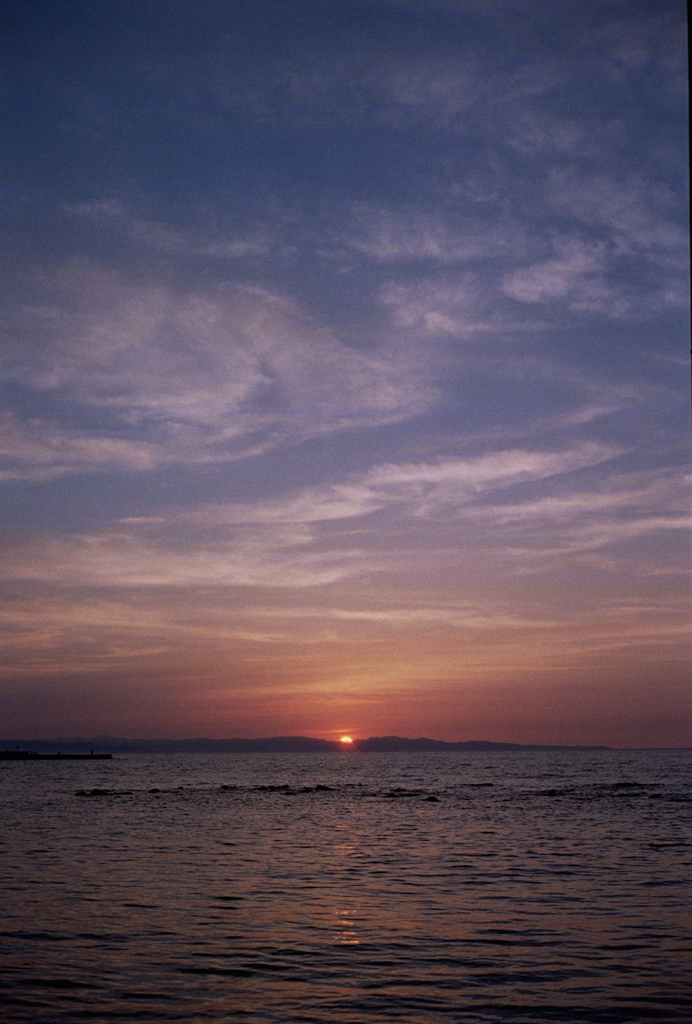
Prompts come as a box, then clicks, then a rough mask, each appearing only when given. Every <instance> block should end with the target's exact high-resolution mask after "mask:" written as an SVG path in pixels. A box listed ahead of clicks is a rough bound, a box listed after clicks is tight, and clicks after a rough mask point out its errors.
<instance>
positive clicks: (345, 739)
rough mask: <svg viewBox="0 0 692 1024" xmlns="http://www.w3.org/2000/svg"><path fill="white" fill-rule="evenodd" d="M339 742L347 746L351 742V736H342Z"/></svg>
mask: <svg viewBox="0 0 692 1024" xmlns="http://www.w3.org/2000/svg"><path fill="white" fill-rule="evenodd" d="M339 742H340V743H343V744H344V746H345V747H347V746H348V745H349V744H350V743H353V736H342V737H341V739H340V741H339Z"/></svg>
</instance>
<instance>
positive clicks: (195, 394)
mask: <svg viewBox="0 0 692 1024" xmlns="http://www.w3.org/2000/svg"><path fill="white" fill-rule="evenodd" d="M684 19H685V7H684V4H683V3H681V2H678V0H655V2H649V0H580V2H576V0H551V2H550V3H545V0H290V2H287V0H194V2H193V0H118V2H115V0H104V2H102V3H93V2H92V0H61V2H60V3H59V4H56V3H54V2H53V0H50V2H49V0H10V2H9V4H8V6H7V7H6V9H5V13H4V15H3V27H2V40H1V42H0V45H1V47H2V56H3V60H2V67H3V71H2V93H3V99H2V106H3V122H4V126H3V136H4V140H3V146H2V156H1V158H0V211H1V216H2V237H3V245H2V256H1V259H2V275H1V280H2V284H1V285H0V317H1V321H2V335H1V338H2V340H1V343H0V515H1V523H2V529H1V531H0V648H1V654H0V666H1V667H0V738H18V737H22V738H36V739H38V738H48V737H54V736H94V735H98V734H111V735H119V736H129V737H172V738H181V737H193V736H209V737H232V736H247V737H255V736H273V735H289V734H301V735H309V736H321V737H325V738H334V737H338V736H339V735H340V734H341V733H349V734H350V735H353V736H356V737H358V736H360V737H365V736H373V735H388V734H398V735H404V736H421V735H425V736H430V737H434V738H439V739H446V740H470V739H487V740H496V741H510V742H520V743H521V742H527V743H548V744H554V743H557V744H562V743H564V744H607V745H612V746H685V745H690V744H692V728H691V724H692V700H691V695H690V684H689V677H690V644H689V625H690V525H691V517H690V500H689V499H690V494H689V480H690V456H689V451H690V447H689V445H690V429H689V425H690V399H689V383H690V372H689V335H688V332H689V294H688V280H689V278H688V252H689V246H688V238H689V235H688V195H687V175H688V167H687V151H688V150H687V146H688V142H687V64H686V52H685V43H686V26H685V20H684Z"/></svg>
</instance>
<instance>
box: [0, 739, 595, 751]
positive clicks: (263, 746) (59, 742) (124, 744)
mask: <svg viewBox="0 0 692 1024" xmlns="http://www.w3.org/2000/svg"><path fill="white" fill-rule="evenodd" d="M16 749H20V750H35V751H38V752H39V753H49V752H54V751H59V750H60V751H63V752H65V753H89V752H90V751H93V752H94V753H106V752H107V753H114V754H115V753H121V754H192V753H198V754H242V753H248V754H251V753H268V754H273V753H289V754H296V753H328V752H330V751H336V750H339V751H344V744H342V743H340V742H339V741H338V740H319V739H313V738H312V737H310V736H271V737H268V738H266V739H227V740H211V739H204V738H200V739H189V740H137V739H135V740H128V739H123V738H122V737H119V736H95V737H94V738H93V739H82V738H80V739H53V740H0V750H16ZM608 749H609V748H608V747H602V746H583V747H582V746H563V745H558V744H553V745H549V744H536V743H492V742H490V740H466V741H463V742H460V743H447V742H445V741H444V740H431V739H426V738H425V737H423V736H421V737H420V738H419V739H407V738H406V737H403V736H371V737H370V738H369V739H365V740H357V739H354V741H353V743H352V744H350V745H349V747H348V749H347V750H346V751H345V752H346V753H348V752H351V751H354V750H358V751H361V752H365V753H375V752H380V751H385V752H390V751H399V752H403V753H414V752H416V751H435V750H440V751H445V750H448V751H453V750H459V751H473V750H481V751H482V750H487V751H492V750H608Z"/></svg>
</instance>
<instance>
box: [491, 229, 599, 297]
mask: <svg viewBox="0 0 692 1024" xmlns="http://www.w3.org/2000/svg"><path fill="white" fill-rule="evenodd" d="M557 248H558V251H559V255H558V256H556V257H554V258H553V259H550V260H545V261H544V262H541V263H536V264H534V265H533V266H531V267H526V268H525V269H522V270H516V271H514V272H513V273H512V274H510V275H509V276H508V277H507V278H506V279H505V282H504V286H503V290H504V291H505V293H506V294H507V295H509V296H510V297H511V298H513V299H517V301H519V302H529V303H533V302H544V301H545V300H550V299H563V298H565V297H566V296H571V297H572V296H574V295H575V293H576V294H581V293H583V290H584V287H585V286H587V287H588V285H589V283H590V280H589V279H593V277H594V276H595V275H596V274H598V273H600V272H602V270H603V265H604V253H603V247H602V246H599V245H593V244H592V245H587V244H585V243H583V242H579V241H574V242H559V243H558V245H557Z"/></svg>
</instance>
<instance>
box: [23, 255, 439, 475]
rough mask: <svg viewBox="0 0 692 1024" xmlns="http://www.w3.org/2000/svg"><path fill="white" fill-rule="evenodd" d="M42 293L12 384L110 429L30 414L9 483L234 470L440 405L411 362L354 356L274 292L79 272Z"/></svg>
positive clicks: (61, 276)
mask: <svg viewBox="0 0 692 1024" xmlns="http://www.w3.org/2000/svg"><path fill="white" fill-rule="evenodd" d="M33 283H34V285H36V282H33ZM34 291H35V294H34V296H33V297H31V298H25V301H24V303H23V305H22V306H21V307H20V308H17V309H15V316H14V320H15V331H14V338H13V339H12V338H10V339H9V344H8V345H7V346H6V348H5V357H4V364H5V365H4V376H5V378H6V380H8V381H10V382H16V383H18V384H20V385H21V386H22V387H23V388H25V389H29V390H30V391H32V392H33V393H34V394H36V395H37V396H39V398H43V399H44V400H48V399H49V400H50V402H51V403H52V404H53V405H54V406H56V407H57V406H60V407H61V408H62V409H69V410H72V411H74V410H77V411H78V412H79V417H80V418H81V419H82V420H83V421H84V420H89V418H91V419H93V418H94V417H98V420H99V427H98V430H93V429H92V430H89V429H88V428H87V427H82V428H81V429H75V428H74V427H71V426H70V427H68V426H66V425H64V424H62V423H61V422H60V417H59V415H58V413H55V415H54V416H53V417H52V419H49V418H48V417H47V416H44V417H41V416H40V415H39V416H38V417H36V416H35V415H34V416H33V417H32V420H31V422H30V423H29V422H28V420H26V417H24V420H25V421H24V422H20V421H21V420H22V416H21V413H20V411H16V412H15V414H14V416H12V417H7V418H6V419H5V421H4V443H5V451H6V457H7V460H8V461H7V462H6V465H5V470H4V471H5V473H6V474H8V475H11V474H12V473H14V474H15V475H16V476H18V477H20V478H26V479H32V478H35V477H36V475H37V472H38V471H39V470H40V474H43V476H44V478H45V476H50V475H51V474H52V475H57V474H59V473H64V472H81V471H84V470H85V469H90V468H93V467H94V466H96V465H110V466H113V465H120V466H121V468H125V469H133V468H151V467H152V466H155V465H160V464H163V463H204V462H223V461H226V460H229V459H233V458H237V457H240V456H245V455H248V454H252V453H254V452H257V451H263V450H266V449H268V448H271V447H274V446H276V445H278V444H285V443H287V442H290V441H296V440H301V439H305V438H307V437H314V436H318V435H321V434H329V433H333V432H338V431H341V430H351V429H361V428H364V427H372V426H378V425H383V424H388V423H396V422H400V421H402V420H406V419H410V418H412V417H414V416H417V415H419V414H420V413H421V412H422V411H424V410H425V409H426V408H427V407H428V406H429V404H430V402H431V400H432V398H433V394H434V393H433V391H432V389H431V387H430V386H429V385H427V384H426V382H425V381H424V380H422V379H421V378H420V376H417V374H416V373H414V372H413V369H412V368H411V367H410V366H407V364H406V360H405V357H404V356H405V354H404V353H403V352H400V353H399V357H398V358H397V359H396V360H395V359H392V358H391V354H390V353H388V352H386V351H380V352H375V353H372V352H371V353H367V354H366V353H363V352H359V351H356V350H355V349H352V348H349V347H348V346H346V345H345V344H343V343H342V342H341V341H339V339H338V338H337V337H336V336H335V334H334V333H333V332H332V331H330V330H329V329H327V328H323V327H321V326H320V325H318V324H316V323H315V322H314V321H312V320H311V319H310V317H309V316H308V315H307V314H306V313H305V312H304V311H303V310H302V309H301V308H300V306H299V305H298V304H297V303H295V302H292V301H290V300H288V299H285V298H282V297H280V296H278V295H276V294H273V293H271V292H269V291H267V290H266V289H260V288H253V287H228V288H223V287H217V288H212V289H207V290H204V291H202V290H192V291H189V292H181V291H174V290H172V289H171V288H170V287H167V286H164V285H159V286H147V285H142V286H137V285H135V284H132V283H129V282H127V281H125V280H123V279H122V278H121V277H119V276H118V275H116V274H109V273H105V272H103V271H99V270H95V269H83V268H73V269H69V270H65V271H62V272H59V273H56V274H54V275H52V276H50V277H48V278H44V279H42V280H41V279H40V280H39V281H38V287H35V289H34ZM36 293H37V294H36ZM37 467H39V470H37Z"/></svg>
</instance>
